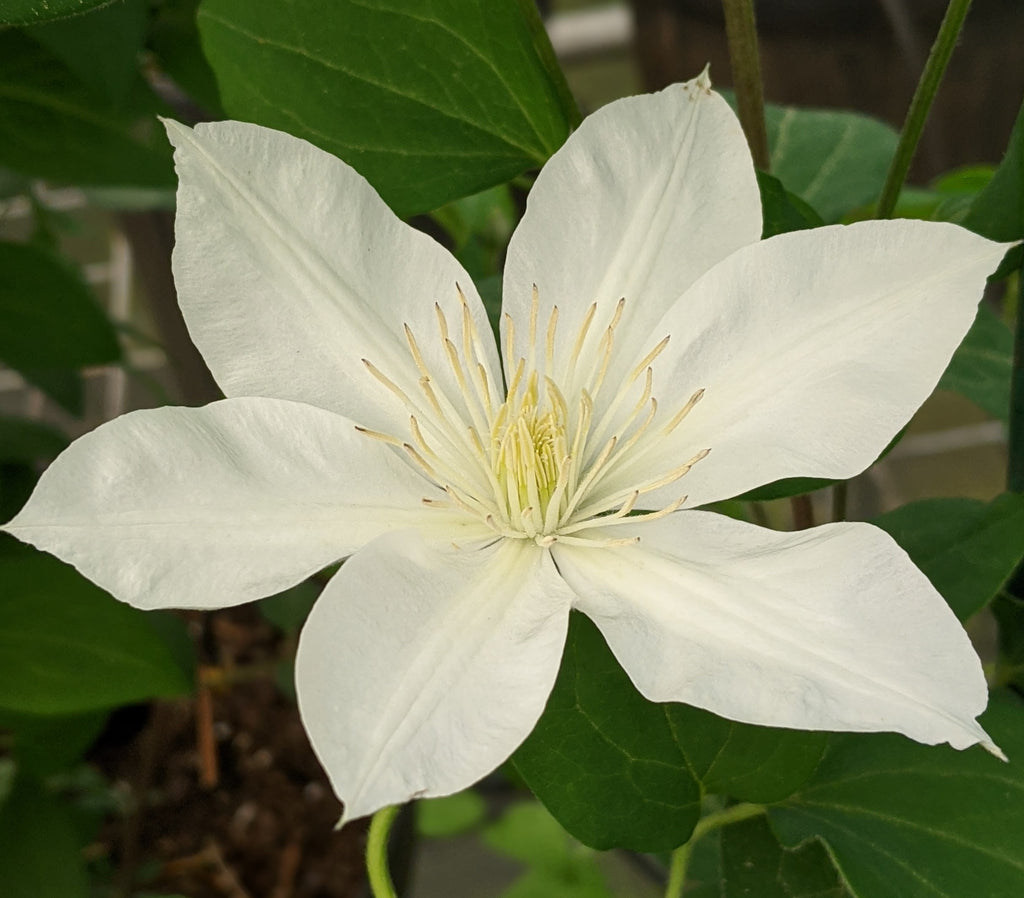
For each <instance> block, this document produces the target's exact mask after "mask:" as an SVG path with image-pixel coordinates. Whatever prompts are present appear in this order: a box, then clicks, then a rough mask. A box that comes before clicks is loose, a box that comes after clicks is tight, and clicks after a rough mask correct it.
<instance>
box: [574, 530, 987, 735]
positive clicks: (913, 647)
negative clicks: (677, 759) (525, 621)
mask: <svg viewBox="0 0 1024 898" xmlns="http://www.w3.org/2000/svg"><path fill="white" fill-rule="evenodd" d="M614 529H615V530H616V535H620V536H621V535H627V534H628V535H638V536H640V538H641V541H640V543H639V544H637V545H635V546H629V547H624V548H618V549H589V548H584V549H581V548H576V547H561V546H559V545H558V544H556V546H555V549H554V557H555V562H556V564H557V565H558V568H559V571H560V572H561V573H562V575H563V576H564V577H565V579H566V581H567V582H568V583H569V585H570V586H572V588H573V589H574V590H575V592H576V593H577V595H578V596H579V597H580V599H579V607H580V609H581V610H583V611H584V612H586V614H588V615H589V616H590V617H591V618H592V619H593V620H594V622H595V623H596V624H597V625H598V627H600V628H601V631H602V632H603V633H604V635H605V638H606V639H607V640H608V644H609V645H610V646H611V649H612V651H613V652H614V653H615V655H616V657H617V658H618V659H619V661H620V662H621V664H622V666H623V667H624V668H625V670H626V671H627V672H628V673H629V675H630V677H631V678H632V680H633V682H634V683H635V684H636V686H637V688H638V689H639V690H640V691H641V692H642V693H643V694H644V695H646V696H647V697H648V698H650V699H652V700H654V701H681V702H687V703H688V704H692V705H697V706H698V707H701V708H706V709H708V710H710V711H713V712H715V713H716V714H721V715H722V716H724V717H728V718H730V719H733V720H740V721H745V722H747V723H756V724H764V725H768V726H782V727H794V728H799V729H809V730H853V731H874V730H880V731H896V732H900V733H905V734H906V735H908V736H910V737H911V738H913V739H916V740H917V741H919V742H925V743H928V744H934V743H937V742H949V743H950V744H951V745H953V746H954V747H955V748H966V747H967V746H968V745H972V744H974V743H975V742H988V736H987V735H986V734H985V732H984V730H982V729H981V727H980V726H979V725H978V724H977V723H976V722H975V719H974V718H975V717H976V716H977V715H978V714H980V713H981V712H982V711H983V710H984V708H985V704H986V701H987V698H988V694H987V691H986V688H985V678H984V676H983V675H982V671H981V664H980V662H979V661H978V657H977V655H976V654H975V653H974V650H973V649H972V647H971V643H970V641H969V640H968V638H967V635H966V634H965V633H964V631H963V628H962V627H961V626H960V624H959V622H958V621H957V620H956V618H955V617H954V615H953V613H952V612H951V611H950V609H949V607H948V606H947V605H946V603H945V602H944V601H943V600H942V598H941V597H940V596H939V594H938V593H937V592H936V591H935V589H934V587H932V585H931V584H930V583H929V582H928V579H927V578H926V577H925V576H924V575H923V574H922V573H921V572H920V571H919V570H918V569H917V568H916V567H914V565H913V564H912V563H911V562H910V560H909V559H908V558H907V556H906V554H905V553H904V552H903V550H902V549H900V548H899V547H898V546H897V545H896V544H895V543H894V542H893V541H892V539H891V538H890V537H889V536H888V535H887V534H885V533H884V532H882V531H881V530H878V529H877V528H875V527H871V526H869V525H867V524H829V525H825V526H823V527H818V528H815V529H813V530H806V531H802V532H798V533H776V532H773V531H770V530H764V529H762V528H760V527H754V526H751V525H749V524H743V523H740V522H738V521H733V520H731V519H729V518H726V517H722V516H719V515H713V514H710V513H707V512H699V511H683V512H678V513H677V514H675V515H672V516H671V517H669V518H664V519H661V520H658V521H653V522H650V523H649V524H646V525H643V524H641V525H634V526H633V527H627V526H626V525H623V526H622V527H619V528H614ZM607 532H610V531H607ZM602 535H605V534H602Z"/></svg>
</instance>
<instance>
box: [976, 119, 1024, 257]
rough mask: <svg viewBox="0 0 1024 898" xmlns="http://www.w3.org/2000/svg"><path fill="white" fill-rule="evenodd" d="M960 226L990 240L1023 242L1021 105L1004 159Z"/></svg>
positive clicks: (1023, 127) (1023, 135) (1023, 128)
mask: <svg viewBox="0 0 1024 898" xmlns="http://www.w3.org/2000/svg"><path fill="white" fill-rule="evenodd" d="M964 226H965V227H968V228H970V229H971V230H972V231H975V232H977V233H978V234H981V235H982V236H984V237H988V238H990V239H992V240H1002V241H1010V240H1020V239H1021V238H1024V105H1022V106H1021V109H1020V112H1019V113H1017V121H1016V122H1015V123H1014V126H1013V131H1012V132H1011V133H1010V143H1009V146H1008V147H1007V149H1006V155H1005V156H1004V157H1003V161H1002V162H1001V163H1000V165H999V167H998V168H997V169H996V172H995V174H994V175H992V179H991V180H990V181H989V182H988V183H987V184H986V185H985V187H984V188H983V189H982V191H981V193H979V194H978V197H977V199H975V200H974V202H973V203H972V204H971V209H970V211H969V212H968V213H967V217H966V218H965V219H964Z"/></svg>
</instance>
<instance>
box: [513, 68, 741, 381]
mask: <svg viewBox="0 0 1024 898" xmlns="http://www.w3.org/2000/svg"><path fill="white" fill-rule="evenodd" d="M709 85H710V82H709V81H708V80H707V78H706V76H701V77H700V78H696V79H694V80H693V81H690V82H688V83H686V84H676V85H673V86H671V87H669V88H666V89H665V90H663V91H661V92H660V93H656V94H650V95H647V96H639V97H629V98H627V99H624V100H617V101H616V102H614V103H610V104H608V105H607V106H605V107H603V108H602V109H599V110H598V111H597V112H595V113H594V114H593V115H590V116H588V117H587V119H586V120H585V121H584V122H583V124H582V125H580V127H579V130H578V131H576V132H575V133H574V134H573V135H572V136H571V137H570V138H569V140H568V141H567V142H566V143H565V145H564V146H563V147H562V148H561V149H560V150H559V151H558V152H557V153H555V155H554V156H552V158H551V159H550V160H549V161H548V163H547V165H545V166H544V169H543V170H542V171H541V173H540V176H539V177H538V178H537V182H536V184H535V185H534V186H533V189H532V190H531V191H530V196H529V200H528V202H527V207H526V214H525V216H524V217H523V220H522V222H521V223H520V225H519V227H518V228H517V229H516V232H515V234H514V235H513V237H512V242H511V244H510V245H509V250H508V261H507V263H506V266H505V278H504V294H503V302H504V310H505V312H507V313H509V314H511V315H512V317H513V318H514V319H515V324H516V330H517V350H516V353H515V355H514V357H513V358H511V359H509V358H506V359H505V363H506V365H510V364H511V365H513V366H514V364H515V362H516V360H517V359H518V357H519V356H520V355H524V354H526V353H527V352H528V345H527V341H526V336H527V331H528V327H527V325H528V322H529V317H530V303H531V292H532V285H533V284H536V285H537V287H538V289H539V292H540V302H541V304H540V309H541V317H540V329H539V334H538V339H539V340H540V341H543V340H544V339H545V328H546V324H547V321H548V315H549V313H550V309H551V307H552V306H557V307H558V311H559V320H558V335H559V338H558V349H559V351H560V353H561V361H562V363H563V365H564V364H566V363H567V361H566V360H567V356H568V353H569V351H570V350H571V349H572V346H573V343H574V341H575V336H576V333H577V331H578V330H579V328H580V326H581V324H582V321H583V319H584V316H585V314H586V313H587V310H588V308H589V307H590V305H591V304H592V303H595V302H596V303H598V304H599V311H598V313H597V315H596V316H595V319H594V324H593V326H592V328H591V338H592V339H591V341H590V343H589V344H588V345H589V346H590V348H591V350H594V349H596V346H597V343H598V341H599V340H600V338H601V336H602V334H603V333H604V330H605V327H606V325H607V323H608V318H609V316H610V315H611V313H612V311H613V309H614V307H615V304H616V303H617V302H618V301H619V299H620V298H622V297H625V299H626V307H625V315H624V317H623V319H622V323H621V325H620V327H619V328H618V330H617V332H616V349H617V356H618V357H619V358H620V359H622V360H624V361H623V364H635V361H636V360H637V359H638V358H639V357H640V356H642V355H644V354H645V353H647V352H648V351H649V350H650V349H651V348H652V346H653V344H651V345H646V342H645V341H647V339H648V337H649V335H650V332H651V329H652V327H653V325H654V324H656V323H657V322H658V320H659V319H660V318H661V316H662V315H663V314H664V312H665V310H666V309H667V308H668V307H669V305H670V304H671V303H672V302H673V301H674V300H675V299H676V297H678V296H679V295H680V293H682V292H683V291H684V290H686V288H687V287H689V286H690V284H692V283H693V281H695V280H696V279H697V278H698V277H699V276H700V275H702V274H703V273H704V272H705V271H707V270H708V268H710V267H711V266H712V265H714V264H715V263H716V262H718V261H720V260H721V259H723V258H725V257H726V256H728V255H729V254H730V253H731V252H733V251H734V250H736V249H738V248H739V247H741V246H745V245H746V244H748V243H751V242H753V241H756V240H757V239H758V238H759V237H760V236H761V199H760V194H759V193H758V188H757V180H756V178H755V176H754V168H753V164H752V163H751V160H750V152H749V150H748V149H747V142H746V140H745V138H744V137H743V131H742V130H741V128H740V126H739V123H738V122H737V120H736V116H735V115H734V114H733V112H732V110H731V109H729V107H728V105H727V104H726V103H725V101H724V100H723V99H722V98H721V97H720V96H719V95H718V94H716V93H713V92H712V91H711V90H710V87H709ZM502 326H503V327H504V326H505V324H504V322H503V323H502ZM661 336H662V335H661V334H659V335H657V338H656V340H657V339H660V338H661ZM527 357H528V356H527ZM541 358H543V350H542V349H541ZM612 367H613V370H614V369H615V368H616V365H614V364H613V366H612ZM570 373H571V372H570ZM567 377H568V374H567V373H566V372H565V371H564V369H562V370H560V369H559V366H557V365H556V370H555V378H556V380H557V381H558V382H559V384H560V385H568V381H567Z"/></svg>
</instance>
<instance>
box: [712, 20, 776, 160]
mask: <svg viewBox="0 0 1024 898" xmlns="http://www.w3.org/2000/svg"><path fill="white" fill-rule="evenodd" d="M722 12H723V13H724V14H725V38H726V40H727V41H728V43H729V64H730V66H731V67H732V82H733V87H734V88H735V89H736V107H737V111H738V112H739V117H740V124H741V125H742V126H743V133H744V134H746V136H747V143H748V144H749V145H750V154H751V156H753V157H754V165H755V166H756V167H757V168H759V169H761V171H765V172H766V171H768V170H769V169H770V168H771V157H770V156H769V154H768V132H767V129H766V128H765V123H764V87H763V86H762V83H761V57H760V53H759V51H758V48H757V20H756V19H755V17H754V0H722Z"/></svg>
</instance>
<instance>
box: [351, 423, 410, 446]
mask: <svg viewBox="0 0 1024 898" xmlns="http://www.w3.org/2000/svg"><path fill="white" fill-rule="evenodd" d="M355 428H356V430H358V431H359V432H360V433H362V434H366V436H368V437H370V438H371V439H374V440H380V441H381V442H382V443H387V444H388V445H390V446H401V445H402V441H401V440H396V439H395V438H394V437H393V436H388V434H386V433H381V432H380V431H379V430H370V429H369V428H368V427H360V426H359V425H358V424H356V425H355Z"/></svg>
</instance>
